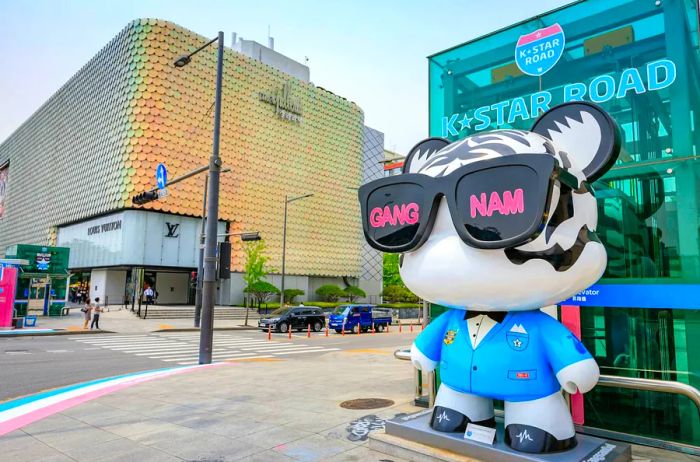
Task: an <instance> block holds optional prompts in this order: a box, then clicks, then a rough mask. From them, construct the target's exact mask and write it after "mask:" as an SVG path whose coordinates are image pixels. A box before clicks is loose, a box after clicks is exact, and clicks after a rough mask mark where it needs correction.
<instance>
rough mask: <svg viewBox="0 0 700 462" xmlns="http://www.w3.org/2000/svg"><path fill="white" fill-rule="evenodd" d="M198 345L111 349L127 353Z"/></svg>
mask: <svg viewBox="0 0 700 462" xmlns="http://www.w3.org/2000/svg"><path fill="white" fill-rule="evenodd" d="M195 346H196V345H182V344H180V345H159V346H150V347H120V348H110V350H114V351H123V352H125V353H133V352H139V351H143V352H146V351H151V350H178V349H181V348H192V347H195Z"/></svg>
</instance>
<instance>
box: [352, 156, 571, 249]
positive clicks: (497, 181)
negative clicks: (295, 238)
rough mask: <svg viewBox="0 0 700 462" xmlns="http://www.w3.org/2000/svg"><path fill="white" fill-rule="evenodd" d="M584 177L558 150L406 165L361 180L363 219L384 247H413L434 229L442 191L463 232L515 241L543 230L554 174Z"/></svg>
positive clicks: (479, 243) (500, 242) (475, 240)
mask: <svg viewBox="0 0 700 462" xmlns="http://www.w3.org/2000/svg"><path fill="white" fill-rule="evenodd" d="M557 181H559V182H560V183H563V184H564V185H566V186H568V187H569V188H571V189H577V188H578V180H577V178H576V177H575V176H574V175H572V174H571V173H569V172H567V171H566V170H564V169H563V168H561V167H560V166H559V162H558V161H557V159H556V158H554V157H553V156H551V155H542V154H516V155H511V156H504V157H499V158H496V159H489V160H484V161H479V162H474V163H471V164H468V165H465V166H463V167H460V168H458V169H457V170H455V171H454V172H452V173H450V174H448V175H446V176H444V177H439V178H433V177H430V176H427V175H424V174H421V173H407V174H403V175H397V176H393V177H388V178H382V179H379V180H375V181H372V182H370V183H367V184H365V185H363V186H362V187H360V190H359V197H360V207H361V209H362V226H363V229H364V233H365V237H366V238H367V241H368V242H369V244H370V245H371V246H372V247H374V248H375V249H377V250H381V251H382V252H391V253H398V252H408V251H410V250H415V249H417V248H418V247H420V246H421V245H422V244H423V243H424V242H425V241H426V239H427V238H428V236H430V232H431V230H432V227H433V224H434V222H435V216H436V215H437V211H438V206H439V203H440V199H441V197H442V196H445V198H446V199H447V205H448V208H449V212H450V215H451V217H452V222H453V223H454V227H455V229H456V230H457V234H459V237H460V238H461V239H462V240H463V241H464V242H465V243H466V244H468V245H470V246H471V247H475V248H478V249H501V248H506V247H515V246H517V245H520V244H524V243H526V242H529V241H531V240H534V239H535V238H537V236H538V235H539V234H540V233H541V232H542V231H543V230H544V227H545V224H546V220H547V214H546V212H545V211H546V208H547V205H548V204H549V202H550V200H551V196H552V190H553V188H554V185H555V182H557Z"/></svg>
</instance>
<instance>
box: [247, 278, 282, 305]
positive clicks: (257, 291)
mask: <svg viewBox="0 0 700 462" xmlns="http://www.w3.org/2000/svg"><path fill="white" fill-rule="evenodd" d="M243 292H245V293H248V294H251V295H252V296H253V298H254V299H255V301H256V302H258V309H259V308H260V305H261V304H262V303H265V302H266V301H268V300H269V299H270V297H271V296H273V295H276V294H279V293H280V290H279V289H278V288H277V287H275V286H273V285H272V284H270V283H269V282H267V281H258V282H255V283H253V284H251V285H249V286H248V287H246V288H245V289H243Z"/></svg>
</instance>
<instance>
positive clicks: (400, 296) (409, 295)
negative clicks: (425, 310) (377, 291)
mask: <svg viewBox="0 0 700 462" xmlns="http://www.w3.org/2000/svg"><path fill="white" fill-rule="evenodd" d="M382 296H383V297H384V300H385V301H387V302H389V303H400V302H404V303H416V302H417V301H418V297H417V296H416V295H415V294H414V293H413V292H411V291H410V290H408V289H407V288H406V287H403V286H400V285H396V284H394V285H390V286H386V287H385V288H384V292H383V293H382Z"/></svg>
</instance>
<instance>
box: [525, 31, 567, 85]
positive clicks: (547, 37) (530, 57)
mask: <svg viewBox="0 0 700 462" xmlns="http://www.w3.org/2000/svg"><path fill="white" fill-rule="evenodd" d="M564 42H565V38H564V30H563V29H562V28H561V26H560V25H559V24H552V25H551V26H548V27H544V28H542V29H537V30H536V31H534V32H531V33H529V34H525V35H521V36H520V38H519V39H518V43H517V44H516V45H515V63H516V64H517V65H518V68H519V69H520V70H521V71H523V72H524V73H525V74H527V75H532V76H535V77H537V76H540V75H542V74H544V73H545V72H547V71H548V70H550V69H551V68H553V67H554V65H555V64H556V63H557V61H559V58H561V55H562V54H563V52H564Z"/></svg>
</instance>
